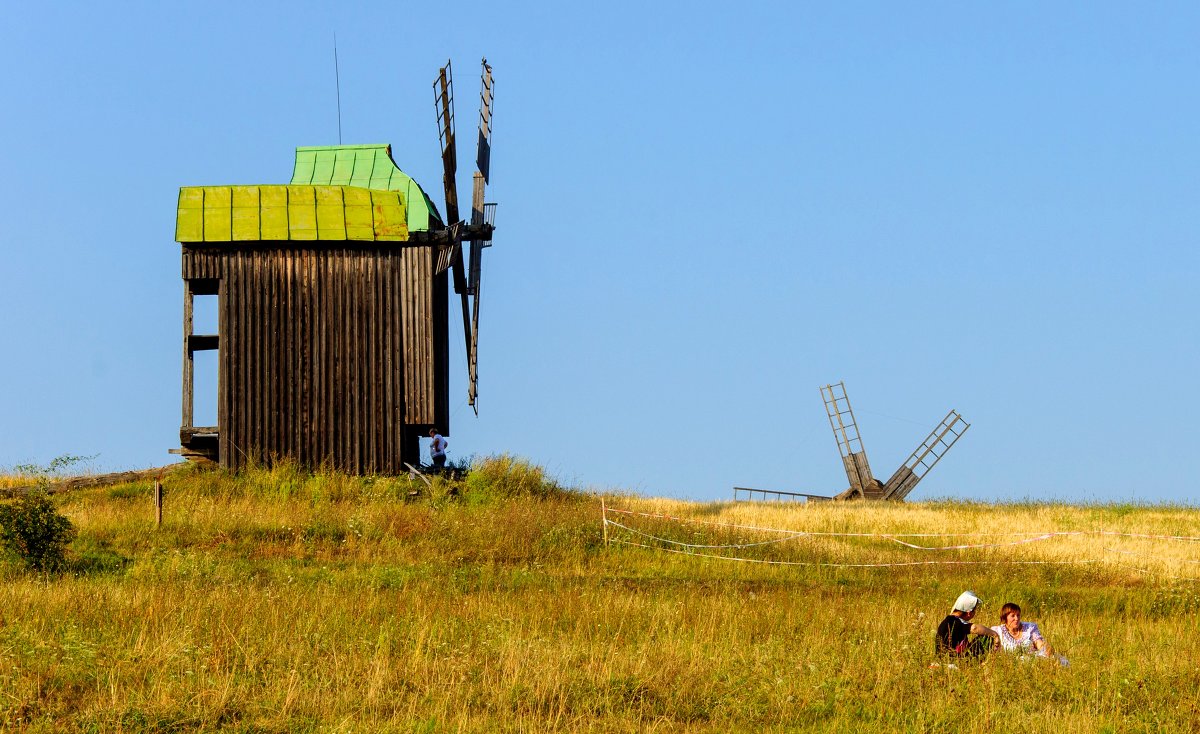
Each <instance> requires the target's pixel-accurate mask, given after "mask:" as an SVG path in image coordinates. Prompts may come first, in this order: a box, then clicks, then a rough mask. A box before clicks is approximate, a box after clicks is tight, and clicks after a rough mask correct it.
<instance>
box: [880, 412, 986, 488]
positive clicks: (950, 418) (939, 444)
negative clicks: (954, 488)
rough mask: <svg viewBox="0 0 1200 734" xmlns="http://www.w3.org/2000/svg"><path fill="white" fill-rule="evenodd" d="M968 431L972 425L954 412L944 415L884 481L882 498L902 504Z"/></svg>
mask: <svg viewBox="0 0 1200 734" xmlns="http://www.w3.org/2000/svg"><path fill="white" fill-rule="evenodd" d="M970 427H971V424H970V423H967V422H966V421H965V420H963V417H962V416H961V415H959V414H958V412H957V411H954V410H951V411H950V412H949V413H947V414H946V417H945V418H943V419H942V422H941V423H939V424H938V426H937V428H934V429H933V430H932V431H930V433H929V436H928V437H926V438H925V440H924V441H923V442H922V443H921V445H920V446H918V447H917V450H916V451H914V452H912V454H911V455H910V456H909V457H908V459H907V460H906V461H905V462H904V463H903V464H901V465H900V468H899V469H897V470H896V473H895V474H893V475H892V478H891V479H889V480H888V481H887V484H885V485H884V487H883V498H884V499H889V500H902V499H904V498H905V497H907V496H908V493H909V492H911V491H912V490H913V488H914V487H916V486H917V483H918V482H920V481H921V480H922V479H924V478H925V475H927V474H928V473H929V472H930V470H932V469H933V467H934V466H935V465H936V464H937V463H938V462H939V461H941V459H942V457H943V456H945V455H946V452H948V451H949V450H950V447H951V446H953V445H954V444H955V442H957V441H958V439H959V438H961V437H962V435H963V434H964V433H966V432H967V429H968V428H970Z"/></svg>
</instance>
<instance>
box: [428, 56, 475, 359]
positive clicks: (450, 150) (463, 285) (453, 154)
mask: <svg viewBox="0 0 1200 734" xmlns="http://www.w3.org/2000/svg"><path fill="white" fill-rule="evenodd" d="M433 106H434V109H435V111H436V112H437V124H438V141H439V142H440V143H441V147H442V188H443V190H444V191H445V193H446V226H447V227H450V226H451V225H453V224H454V223H455V222H457V221H458V181H457V178H456V176H457V174H458V149H457V148H458V146H457V144H456V142H455V137H454V74H453V71H452V69H451V68H450V62H449V61H447V62H446V65H445V66H443V67H442V68H441V69H438V78H437V79H435V80H434V82H433ZM450 258H451V265H452V267H453V268H454V292H455V293H461V294H463V319H464V324H465V320H466V319H468V318H469V314H468V313H467V310H468V308H469V306H468V304H467V297H466V290H467V277H466V273H465V272H464V271H465V268H464V265H463V256H462V247H461V246H460V243H459V242H457V241H455V242H454V243H452V250H451V252H450ZM468 343H469V340H468ZM468 348H469V347H468Z"/></svg>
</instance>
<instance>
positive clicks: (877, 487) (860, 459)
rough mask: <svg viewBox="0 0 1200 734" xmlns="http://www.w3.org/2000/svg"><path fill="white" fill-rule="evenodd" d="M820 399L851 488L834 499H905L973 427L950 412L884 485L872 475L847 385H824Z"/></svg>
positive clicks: (955, 412) (956, 413) (959, 416)
mask: <svg viewBox="0 0 1200 734" xmlns="http://www.w3.org/2000/svg"><path fill="white" fill-rule="evenodd" d="M821 397H822V398H823V399H824V401H825V412H826V413H827V414H828V416H829V426H830V427H831V428H832V429H833V435H834V437H835V438H836V439H837V445H838V452H839V453H840V454H841V456H842V465H843V466H844V468H845V470H846V478H847V479H849V480H850V488H849V489H847V490H846V491H844V492H842V493H841V494H839V495H837V496H836V497H834V499H839V500H848V499H858V498H864V499H882V500H902V499H904V498H905V497H907V496H908V493H909V492H911V491H913V488H914V487H916V486H917V483H918V482H920V481H921V480H922V479H924V478H925V476H926V475H927V474H929V472H930V470H931V469H933V467H934V465H936V464H937V463H938V462H939V461H941V459H942V457H943V456H945V455H946V452H947V451H949V450H950V447H951V446H953V445H954V444H955V442H957V441H958V439H959V438H961V437H962V435H963V434H964V433H966V431H967V429H968V428H970V427H971V424H970V423H967V422H966V421H965V420H963V417H962V416H961V415H959V414H958V412H957V411H954V410H951V411H950V412H949V413H947V414H946V417H945V418H943V419H942V422H941V423H939V424H938V425H937V427H936V428H934V429H933V430H932V431H930V433H929V435H928V436H927V437H926V438H925V440H924V441H922V442H921V445H920V446H918V447H917V449H916V450H915V451H913V452H912V453H911V454H910V455H909V457H908V458H907V459H906V460H905V461H904V463H903V464H901V465H900V468H899V469H897V470H896V472H895V473H894V474H892V478H891V479H889V480H887V483H883V482H880V481H879V480H878V479H876V478H875V477H874V475H872V474H871V465H870V463H868V461H867V450H866V449H865V448H863V442H862V436H861V435H860V434H859V432H858V423H857V421H855V419H854V411H853V410H852V409H851V407H850V398H849V397H848V396H847V395H846V385H845V383H842V382H839V383H837V384H836V385H825V386H824V387H822V388H821Z"/></svg>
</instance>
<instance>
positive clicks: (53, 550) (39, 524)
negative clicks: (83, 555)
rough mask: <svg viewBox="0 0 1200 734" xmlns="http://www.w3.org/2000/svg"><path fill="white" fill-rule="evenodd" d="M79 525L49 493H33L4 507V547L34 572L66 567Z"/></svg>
mask: <svg viewBox="0 0 1200 734" xmlns="http://www.w3.org/2000/svg"><path fill="white" fill-rule="evenodd" d="M75 534H76V531H75V526H74V525H72V524H71V521H70V520H69V519H67V518H66V517H65V516H64V515H62V514H61V513H59V511H58V508H56V507H55V506H54V503H53V502H51V501H50V497H49V496H47V495H46V493H45V492H40V491H38V492H29V493H27V494H25V495H22V496H21V497H20V499H18V500H17V501H16V502H14V503H12V504H6V505H0V546H3V548H4V550H5V551H7V552H8V553H9V554H10V555H12V556H13V557H15V558H17V559H18V560H20V561H21V562H22V563H24V564H25V566H26V568H28V569H30V570H31V571H57V570H59V569H60V568H62V566H63V563H64V561H65V560H66V555H67V546H68V545H70V543H71V541H72V540H74V539H75Z"/></svg>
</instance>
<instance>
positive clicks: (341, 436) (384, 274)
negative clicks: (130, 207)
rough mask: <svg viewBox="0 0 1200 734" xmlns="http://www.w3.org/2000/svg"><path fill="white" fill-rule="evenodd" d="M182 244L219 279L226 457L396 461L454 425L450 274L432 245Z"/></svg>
mask: <svg viewBox="0 0 1200 734" xmlns="http://www.w3.org/2000/svg"><path fill="white" fill-rule="evenodd" d="M281 244H282V245H283V246H272V245H271V244H269V243H268V244H259V243H255V244H254V245H250V246H243V245H241V244H238V245H230V244H224V245H221V246H215V247H206V246H195V245H187V246H184V247H183V277H184V279H185V280H218V281H219V284H220V285H219V292H218V297H219V301H220V304H219V313H220V327H219V329H220V340H219V344H220V347H219V352H220V357H219V361H218V365H219V366H218V369H219V379H218V382H219V390H218V392H219V395H218V398H217V406H218V407H217V420H218V428H219V452H220V462H221V464H222V465H223V466H226V467H231V468H237V467H240V466H242V465H244V464H245V463H246V461H247V460H248V459H250V458H251V457H253V458H254V459H255V460H267V461H269V460H270V459H271V458H272V457H275V456H286V457H294V458H296V459H298V460H299V461H300V462H302V463H303V464H306V465H309V466H315V465H318V464H321V463H322V462H329V463H332V464H333V465H334V466H336V467H339V468H342V469H345V470H347V471H351V472H355V473H372V472H380V473H398V472H401V471H403V470H404V467H403V462H405V461H408V462H412V461H415V460H416V458H417V457H416V456H415V455H413V452H414V450H415V447H416V445H417V444H416V437H417V436H419V435H421V434H423V433H425V432H427V431H428V428H429V426H431V425H435V424H436V425H437V426H438V427H439V428H444V429H445V430H447V431H448V427H446V423H447V418H448V415H449V409H448V402H449V400H448V396H447V394H446V389H445V388H446V387H447V385H446V382H447V376H446V373H447V360H448V354H447V347H448V335H447V333H446V330H447V328H446V327H447V323H446V320H447V310H446V306H447V302H446V299H447V293H446V291H447V285H446V275H445V273H442V274H440V275H434V270H433V260H432V258H433V252H432V248H430V247H427V246H409V247H387V248H381V247H378V246H369V247H345V246H342V247H329V246H321V245H316V244H314V246H311V247H297V246H296V243H294V242H289V243H281Z"/></svg>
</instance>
